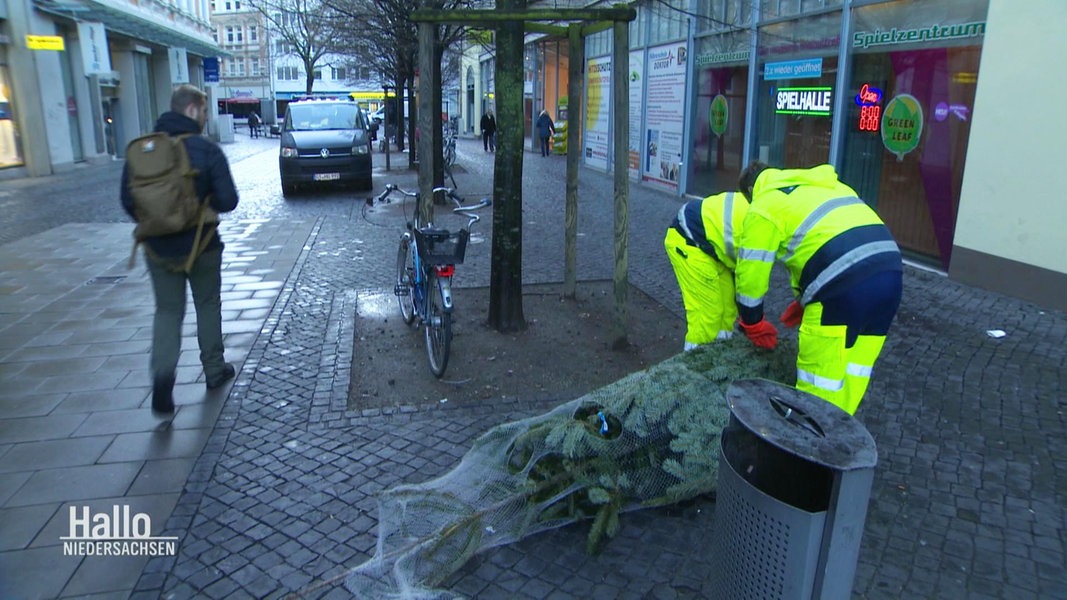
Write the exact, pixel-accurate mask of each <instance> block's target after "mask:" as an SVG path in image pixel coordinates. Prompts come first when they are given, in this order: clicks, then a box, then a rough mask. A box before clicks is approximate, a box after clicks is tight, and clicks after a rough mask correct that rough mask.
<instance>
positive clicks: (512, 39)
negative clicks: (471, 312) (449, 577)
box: [489, 0, 526, 332]
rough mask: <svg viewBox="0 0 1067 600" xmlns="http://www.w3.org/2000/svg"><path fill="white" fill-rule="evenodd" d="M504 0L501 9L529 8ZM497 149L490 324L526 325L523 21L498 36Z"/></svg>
mask: <svg viewBox="0 0 1067 600" xmlns="http://www.w3.org/2000/svg"><path fill="white" fill-rule="evenodd" d="M525 4H526V3H525V2H523V1H522V0H500V1H498V2H497V8H499V9H501V10H508V9H516V8H525ZM495 78H496V109H497V111H496V112H497V137H498V142H497V152H496V154H494V155H493V156H494V157H495V170H494V173H493V258H492V265H491V269H490V274H489V326H490V327H492V328H493V329H495V330H497V331H500V332H512V331H522V330H524V329H526V317H524V316H523V313H522V156H523V142H524V138H525V136H524V135H523V126H522V123H523V105H522V102H523V25H522V23H516V22H509V23H507V24H505V25H502V26H501V27H500V28H499V29H498V32H497V40H496V73H495Z"/></svg>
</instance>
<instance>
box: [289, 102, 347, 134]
mask: <svg viewBox="0 0 1067 600" xmlns="http://www.w3.org/2000/svg"><path fill="white" fill-rule="evenodd" d="M288 125H289V127H288V129H290V130H292V131H308V130H315V131H322V130H325V129H366V126H365V125H364V122H363V113H362V111H360V109H359V106H358V105H356V104H313V103H307V104H290V105H289V124H288Z"/></svg>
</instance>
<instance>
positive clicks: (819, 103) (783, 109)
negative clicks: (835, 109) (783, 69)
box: [774, 87, 833, 117]
mask: <svg viewBox="0 0 1067 600" xmlns="http://www.w3.org/2000/svg"><path fill="white" fill-rule="evenodd" d="M832 106H833V89H832V88H829V87H800V88H793V87H789V88H778V92H777V93H776V94H775V104H774V112H775V113H777V114H779V115H814V116H819V117H828V116H830V109H831V107H832Z"/></svg>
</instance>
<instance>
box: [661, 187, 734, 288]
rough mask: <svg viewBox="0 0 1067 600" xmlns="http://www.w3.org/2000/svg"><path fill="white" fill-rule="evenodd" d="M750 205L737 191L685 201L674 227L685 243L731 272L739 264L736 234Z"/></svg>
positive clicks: (679, 210)
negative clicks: (701, 251) (699, 250)
mask: <svg viewBox="0 0 1067 600" xmlns="http://www.w3.org/2000/svg"><path fill="white" fill-rule="evenodd" d="M747 212H748V202H747V201H746V200H745V197H744V196H742V195H741V194H738V193H735V192H725V193H722V194H717V195H715V196H708V197H707V198H704V199H703V200H693V201H691V202H686V203H685V204H683V205H682V207H681V208H679V209H678V215H677V216H676V217H675V218H674V222H672V223H671V226H672V227H674V228H675V229H677V230H678V233H680V234H682V237H684V238H685V239H686V241H687V242H688V243H690V244H692V245H694V246H696V247H697V248H700V249H701V250H703V251H704V252H705V253H706V254H708V255H709V256H711V257H712V258H714V259H715V260H717V261H719V262H721V263H722V264H724V265H726V267H727V268H728V269H730V270H731V271H732V270H733V269H734V267H735V266H736V264H737V234H738V233H739V232H740V231H741V226H742V224H743V223H744V221H745V214H746V213H747Z"/></svg>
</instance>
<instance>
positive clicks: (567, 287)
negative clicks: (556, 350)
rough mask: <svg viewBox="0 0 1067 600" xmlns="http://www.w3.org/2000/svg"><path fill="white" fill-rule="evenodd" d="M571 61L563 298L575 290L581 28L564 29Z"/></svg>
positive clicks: (582, 62) (582, 59) (582, 90)
mask: <svg viewBox="0 0 1067 600" xmlns="http://www.w3.org/2000/svg"><path fill="white" fill-rule="evenodd" d="M567 45H568V46H569V52H570V60H569V65H568V67H569V68H568V69H567V206H566V222H565V224H564V235H563V240H564V241H563V245H564V249H563V295H564V297H567V298H574V296H575V294H576V293H577V287H578V169H579V167H580V166H581V162H582V103H583V102H584V101H585V81H584V78H583V77H582V76H583V74H584V73H585V46H584V45H583V44H582V27H581V25H578V24H574V23H572V24H571V25H570V26H568V27H567Z"/></svg>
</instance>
